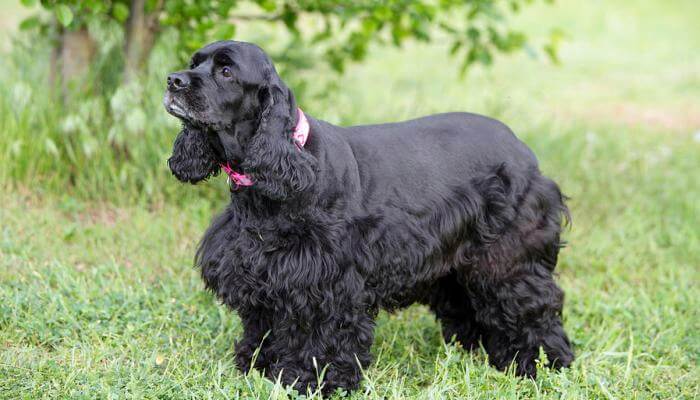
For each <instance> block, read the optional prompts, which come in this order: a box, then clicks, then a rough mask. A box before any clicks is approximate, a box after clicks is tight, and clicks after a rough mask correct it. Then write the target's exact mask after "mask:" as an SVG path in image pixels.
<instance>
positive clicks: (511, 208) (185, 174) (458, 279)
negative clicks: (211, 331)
mask: <svg viewBox="0 0 700 400" xmlns="http://www.w3.org/2000/svg"><path fill="white" fill-rule="evenodd" d="M164 105H165V107H166V109H167V110H168V112H170V113H171V114H173V115H174V116H176V117H178V118H180V119H181V120H182V122H183V130H182V132H180V134H179V136H178V137H177V140H176V141H175V145H174V149H173V155H172V157H171V158H170V159H169V160H168V163H169V166H170V169H171V170H172V172H173V174H174V175H175V176H176V177H177V178H178V179H179V180H181V181H183V182H190V183H196V182H199V181H202V180H205V179H207V178H208V177H210V176H212V175H216V174H217V173H218V172H219V171H220V170H221V169H222V168H223V169H224V170H225V171H226V173H227V174H228V175H229V176H230V179H231V203H230V204H229V205H228V207H227V208H226V209H225V211H224V212H223V213H222V214H221V215H219V216H218V217H216V218H215V219H214V221H213V223H212V224H211V227H209V229H208V230H207V232H206V233H205V235H204V238H203V239H202V241H201V243H200V245H199V249H198V251H197V255H196V264H197V265H198V266H199V268H201V274H202V278H203V279H204V282H205V284H206V287H207V288H208V289H210V290H211V291H212V292H214V293H215V294H216V296H218V298H219V299H221V301H222V302H223V303H224V304H226V305H228V306H229V307H231V308H232V309H234V310H236V311H237V312H238V314H239V316H240V318H241V320H242V324H243V328H244V333H243V337H242V338H241V339H240V340H239V341H238V342H237V343H236V346H235V351H236V362H237V365H238V366H239V367H240V369H241V370H242V371H247V370H248V369H249V368H251V367H254V368H258V369H261V370H264V371H265V373H266V375H267V376H269V377H270V378H271V379H277V378H278V377H279V378H281V380H282V382H283V383H285V384H293V383H294V384H295V387H296V388H297V389H299V390H300V391H301V392H303V393H305V392H306V390H307V389H309V388H310V389H315V388H316V387H317V385H318V382H319V380H318V376H320V374H321V372H322V370H324V369H325V374H324V378H323V382H322V384H323V387H322V391H323V392H324V393H330V392H333V391H334V390H335V389H336V388H345V389H347V390H352V389H355V388H357V387H358V385H359V382H360V379H361V369H362V368H365V367H367V366H368V364H369V363H370V361H371V355H370V347H371V345H372V341H373V330H374V325H375V322H374V321H375V318H376V316H377V312H378V311H379V310H380V309H384V310H389V311H392V310H396V309H398V308H402V307H406V306H409V305H410V304H412V303H416V302H418V303H422V304H427V305H428V306H429V307H430V309H431V310H432V311H433V312H434V313H435V315H436V316H437V318H438V319H439V321H440V322H441V324H442V332H443V335H444V338H445V340H446V341H451V340H456V341H457V342H460V343H461V345H462V346H463V347H464V348H465V349H474V348H476V347H478V346H479V342H481V344H482V345H483V347H484V348H485V350H486V352H487V353H488V355H489V360H490V362H491V363H492V364H493V365H494V366H496V367H497V368H499V369H505V368H507V367H508V366H510V365H511V363H512V364H513V365H514V369H515V371H516V373H517V374H519V375H525V376H530V377H534V376H535V374H536V360H537V359H538V357H539V354H540V353H539V352H540V348H542V349H543V351H544V353H546V355H547V357H548V360H549V361H550V366H552V367H555V368H559V367H566V366H568V365H569V364H570V363H571V362H572V360H573V358H574V356H573V353H572V350H571V345H570V343H569V339H568V338H567V336H566V333H565V332H564V329H563V327H562V321H561V311H562V305H563V299H564V295H563V293H562V290H561V289H560V288H559V286H557V284H556V283H555V281H554V278H553V271H554V268H555V265H556V263H557V255H558V252H559V249H560V248H561V246H562V241H561V240H560V237H559V236H560V231H561V226H562V222H563V221H562V219H563V218H565V217H566V216H567V208H566V206H565V205H564V202H563V196H562V194H561V193H560V191H559V188H558V187H557V185H556V184H555V183H554V182H553V181H551V180H550V179H548V178H547V177H545V176H543V175H542V174H541V173H540V171H539V169H538V163H537V159H536V158H535V156H534V154H533V153H532V152H531V151H530V150H529V149H528V148H527V146H526V145H525V144H523V143H522V142H521V141H519V140H518V139H517V138H516V137H515V136H514V135H513V133H512V132H511V131H510V129H509V128H508V127H506V126H505V125H503V124H502V123H500V122H498V121H495V120H493V119H489V118H486V117H483V116H479V115H474V114H467V113H449V114H440V115H433V116H429V117H424V118H419V119H415V120H411V121H407V122H400V123H392V124H382V125H366V126H355V127H349V128H345V127H338V126H334V125H331V124H329V123H327V122H324V121H321V120H318V119H315V118H312V117H311V116H307V115H305V114H304V113H303V112H301V111H300V110H299V109H298V108H297V104H296V102H295V99H294V95H293V94H292V92H291V91H290V90H289V88H288V87H287V86H286V85H285V84H284V82H282V80H281V79H280V77H279V76H278V75H277V73H276V71H275V68H274V66H273V65H272V62H271V61H270V59H269V58H268V56H267V55H266V54H265V53H264V52H263V51H262V50H261V49H260V48H259V47H257V46H255V45H253V44H250V43H244V42H234V41H225V42H216V43H213V44H210V45H208V46H206V47H204V48H203V49H201V50H199V51H198V52H197V53H195V54H194V56H193V57H192V63H191V65H190V67H189V69H188V70H185V71H181V72H177V73H174V74H171V75H170V76H168V90H167V92H166V94H165V99H164ZM258 348H259V349H260V351H259V354H257V356H256V358H254V357H253V356H254V353H255V351H256V349H258Z"/></svg>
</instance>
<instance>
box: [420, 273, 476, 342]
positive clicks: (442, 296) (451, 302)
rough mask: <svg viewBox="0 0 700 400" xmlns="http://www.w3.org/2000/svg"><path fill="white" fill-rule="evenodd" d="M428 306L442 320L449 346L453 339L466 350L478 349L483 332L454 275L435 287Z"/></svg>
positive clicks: (443, 333)
mask: <svg viewBox="0 0 700 400" xmlns="http://www.w3.org/2000/svg"><path fill="white" fill-rule="evenodd" d="M428 305H429V306H430V309H431V310H432V311H433V312H434V313H435V316H436V317H437V318H438V320H440V324H441V325H442V336H443V337H444V338H445V342H446V343H450V342H451V341H452V340H453V339H454V340H455V341H457V342H459V343H460V344H461V345H462V347H464V348H465V349H467V350H473V349H476V348H478V347H479V339H480V338H481V335H482V329H481V328H480V326H479V324H478V322H477V321H476V318H475V312H474V308H473V307H472V303H471V299H470V298H469V294H468V293H467V291H466V289H465V288H464V286H463V285H462V284H461V283H460V282H459V279H458V277H457V276H455V274H451V275H448V276H446V277H443V278H441V279H440V280H439V281H438V282H437V283H436V284H435V286H434V287H433V288H432V291H431V293H430V295H429V297H428Z"/></svg>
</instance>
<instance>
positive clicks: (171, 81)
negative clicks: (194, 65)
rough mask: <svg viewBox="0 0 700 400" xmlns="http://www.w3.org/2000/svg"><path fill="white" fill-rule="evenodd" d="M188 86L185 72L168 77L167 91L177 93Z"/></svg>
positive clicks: (187, 77) (188, 79)
mask: <svg viewBox="0 0 700 400" xmlns="http://www.w3.org/2000/svg"><path fill="white" fill-rule="evenodd" d="M188 86H190V77H189V75H188V74H187V73H186V72H175V73H173V74H170V75H168V90H170V91H171V92H177V91H178V90H182V89H185V88H186V87H188Z"/></svg>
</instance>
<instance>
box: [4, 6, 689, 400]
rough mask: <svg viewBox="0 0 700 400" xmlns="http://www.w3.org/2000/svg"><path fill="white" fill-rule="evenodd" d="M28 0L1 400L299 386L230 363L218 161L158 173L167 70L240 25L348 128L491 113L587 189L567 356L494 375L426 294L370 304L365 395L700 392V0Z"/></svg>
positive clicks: (7, 166)
mask: <svg viewBox="0 0 700 400" xmlns="http://www.w3.org/2000/svg"><path fill="white" fill-rule="evenodd" d="M24 3H26V5H25V4H22V3H21V2H11V1H6V0H0V8H1V9H2V13H1V14H0V35H2V39H3V40H0V71H2V73H1V74H0V159H1V160H2V163H1V164H0V183H1V184H2V186H3V188H4V190H3V191H2V193H0V202H2V204H3V206H2V208H0V227H1V229H2V231H1V232H0V234H1V236H0V282H1V283H2V284H1V285H0V377H2V378H6V379H0V397H7V398H18V397H22V394H23V393H35V394H37V396H36V397H81V396H82V397H86V398H95V397H100V398H102V397H110V396H112V397H114V396H118V397H123V396H124V395H126V396H133V397H158V396H161V397H166V398H187V397H230V398H247V397H254V398H268V397H276V396H277V397H279V398H285V396H286V394H285V393H287V392H288V391H287V390H286V389H284V388H281V387H279V385H274V384H271V383H270V382H268V381H265V380H264V379H262V378H261V377H260V376H259V375H256V373H252V374H249V375H245V376H243V375H240V374H238V373H237V372H235V370H234V368H233V366H232V361H231V343H232V341H233V338H234V337H235V336H236V334H237V333H238V332H239V330H240V326H239V325H238V320H237V318H236V317H235V316H234V315H231V314H230V313H227V312H224V310H223V309H222V308H221V307H219V306H217V305H216V304H215V302H214V300H212V299H211V297H210V296H209V295H208V294H206V293H204V292H203V291H202V290H201V282H200V280H199V278H198V276H197V272H196V271H193V270H192V269H191V268H190V266H191V258H192V255H193V253H194V246H195V244H196V241H197V238H198V237H199V236H200V235H201V234H202V232H203V230H204V229H205V228H206V226H207V224H208V222H209V220H210V218H211V216H212V214H213V212H214V211H215V210H217V209H220V208H221V207H223V206H224V204H225V202H226V201H227V197H228V195H229V193H228V191H227V189H226V183H225V179H224V178H223V177H218V178H216V179H213V180H212V181H211V182H210V183H207V184H202V185H199V186H197V187H192V186H189V185H182V184H180V183H178V182H177V181H176V180H175V179H174V178H173V177H172V176H171V175H170V171H169V170H168V168H167V166H166V160H167V158H168V156H169V154H170V148H171V146H172V142H173V140H174V137H175V135H176V134H177V132H178V122H177V121H176V120H175V118H173V117H171V116H169V115H168V114H167V113H166V112H165V111H164V110H163V108H162V105H161V99H162V95H163V91H164V89H165V76H166V74H167V72H170V71H174V70H178V69H182V68H184V67H185V66H186V59H187V58H188V56H189V54H190V52H191V51H192V50H193V49H195V48H197V47H199V46H200V45H201V44H202V43H206V42H208V41H210V40H214V39H226V38H235V39H237V40H245V41H253V42H256V43H258V44H259V45H261V46H262V47H263V48H264V49H266V50H268V51H269V52H270V54H272V56H273V58H274V60H275V62H276V63H277V65H278V66H279V70H280V73H281V75H282V78H283V79H284V80H285V81H287V82H288V83H290V85H291V86H292V87H293V88H294V90H295V92H296V94H297V96H298V97H299V103H300V105H301V107H302V108H303V109H304V110H305V111H306V112H308V113H310V114H311V115H313V116H314V117H317V118H320V119H325V120H328V121H329V122H332V123H337V124H361V123H362V124H364V123H374V122H387V121H397V120H402V119H408V118H413V117H418V116H422V115H426V114H430V113H437V112H446V111H472V112H478V113H482V114H486V115H490V116H493V117H496V118H499V119H501V120H503V121H504V122H505V123H507V124H508V125H509V126H511V127H512V128H513V130H514V131H515V132H516V134H517V135H518V136H519V137H520V138H522V139H523V140H524V141H525V142H527V144H528V145H530V146H531V147H532V148H533V149H534V151H535V153H536V154H537V155H538V157H539V159H540V161H541V167H542V170H543V171H544V173H545V174H547V175H549V176H551V177H553V178H554V179H555V180H556V181H557V182H559V183H560V184H561V186H562V188H563V191H564V192H565V193H566V194H568V195H569V196H571V200H570V202H569V204H570V207H571V209H572V214H573V221H574V223H573V228H572V229H571V230H570V231H568V232H567V233H566V239H567V240H568V241H569V243H570V245H569V247H568V248H566V249H565V250H564V251H563V253H562V257H561V258H560V260H561V261H560V266H559V271H560V281H561V283H562V286H563V287H564V289H565V291H566V293H567V306H566V308H565V319H566V326H567V329H568V330H569V331H570V336H571V337H572V340H573V342H574V345H575V347H576V352H577V355H578V361H577V362H576V363H575V364H574V366H573V367H572V368H571V369H570V370H568V371H566V372H564V373H561V374H556V373H551V372H548V371H546V372H543V373H542V374H540V375H539V377H538V379H537V381H523V380H518V379H515V378H513V377H512V376H506V375H500V374H498V373H496V372H494V371H492V369H490V368H489V367H488V366H486V364H485V362H484V359H485V358H484V357H485V355H484V354H483V352H477V353H476V354H467V353H465V352H461V351H457V350H456V349H455V348H454V347H451V346H444V344H443V343H442V341H441V339H440V334H439V327H438V325H437V324H436V323H435V321H434V320H433V319H432V317H431V316H430V314H429V313H428V312H427V311H426V310H425V309H423V308H420V307H414V308H411V309H409V310H407V311H404V312H401V313H398V314H396V315H393V316H389V315H386V314H382V315H381V316H380V319H379V322H378V327H377V342H376V345H375V346H374V348H373V353H374V354H375V357H376V358H377V362H376V363H375V364H374V365H373V366H372V368H370V370H368V371H367V374H366V381H365V382H366V383H365V387H364V392H361V393H360V394H356V395H355V397H356V398H363V397H364V395H367V396H368V397H373V398H499V397H500V398H504V397H519V398H572V399H573V398H610V399H612V398H697V397H698V396H699V395H700V386H699V376H700V373H699V372H698V368H697V365H698V355H699V354H700V336H699V334H698V332H700V321H699V316H698V311H697V310H698V305H699V304H698V298H700V293H699V291H698V283H700V279H699V278H700V277H699V274H700V201H698V198H700V184H699V183H698V182H700V172H699V171H700V24H698V23H697V21H698V20H700V7H698V5H697V1H696V0H673V1H667V2H660V1H651V0H617V1H604V0H593V1H581V0H557V1H555V2H548V1H530V0H524V1H500V0H493V1H492V0H474V1H462V2H460V1H450V0H446V1H442V0H440V1H437V0H436V1H402V0H392V1H386V2H379V1H376V2H375V1H371V2H370V1H366V2H351V1H347V2H346V1H302V0H298V1H259V0H255V1H242V0H241V1H237V2H227V1H220V2H204V1H198V0H173V1H153V0H147V1H120V0H115V1H111V2H104V1H85V2H77V1H44V2H33V1H25V2H24ZM136 6H138V7H137V8H134V7H136ZM135 10H136V11H139V10H140V11H142V12H140V13H137V12H135ZM134 15H140V16H139V17H138V18H134ZM134 19H136V20H137V21H140V22H138V23H137V22H134V21H133V20H134ZM130 38H137V39H133V40H131V41H130ZM130 42H131V43H130ZM455 43H458V44H455ZM76 61H79V62H76ZM409 321H413V322H409ZM213 393H216V394H217V395H213ZM219 394H220V395H221V396H219ZM30 397H32V396H30Z"/></svg>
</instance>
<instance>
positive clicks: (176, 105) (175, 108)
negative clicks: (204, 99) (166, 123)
mask: <svg viewBox="0 0 700 400" xmlns="http://www.w3.org/2000/svg"><path fill="white" fill-rule="evenodd" d="M163 106H164V107H165V110H166V111H167V112H168V113H169V114H170V115H172V116H174V117H177V118H179V119H181V120H183V121H188V122H189V120H190V118H189V115H188V112H187V109H186V108H185V107H184V106H183V105H182V103H181V102H180V101H179V100H178V99H176V98H175V97H174V96H173V95H172V93H170V92H165V96H163Z"/></svg>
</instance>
